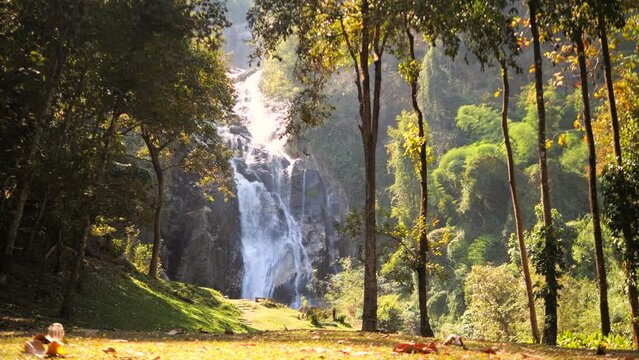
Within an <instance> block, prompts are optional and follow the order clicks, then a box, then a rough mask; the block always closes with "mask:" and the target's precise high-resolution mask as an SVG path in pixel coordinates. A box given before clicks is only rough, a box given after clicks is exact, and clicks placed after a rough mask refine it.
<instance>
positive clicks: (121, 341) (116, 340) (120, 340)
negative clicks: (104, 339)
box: [109, 339, 129, 343]
mask: <svg viewBox="0 0 639 360" xmlns="http://www.w3.org/2000/svg"><path fill="white" fill-rule="evenodd" d="M109 341H111V342H116V343H125V342H129V340H125V339H114V340H109Z"/></svg>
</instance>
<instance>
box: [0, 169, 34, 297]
mask: <svg viewBox="0 0 639 360" xmlns="http://www.w3.org/2000/svg"><path fill="white" fill-rule="evenodd" d="M30 185H31V182H30V181H29V180H26V179H23V181H21V182H20V191H19V192H18V199H17V206H16V210H15V214H14V217H13V221H11V226H10V227H9V234H8V236H7V241H6V243H5V246H4V251H3V253H2V258H3V259H2V264H1V265H0V287H2V286H5V285H6V284H7V282H8V279H9V273H10V272H11V267H12V264H13V248H14V247H15V240H16V237H17V236H18V229H19V228H20V223H21V222H22V214H23V213H24V205H25V204H26V203H27V198H28V197H29V187H30Z"/></svg>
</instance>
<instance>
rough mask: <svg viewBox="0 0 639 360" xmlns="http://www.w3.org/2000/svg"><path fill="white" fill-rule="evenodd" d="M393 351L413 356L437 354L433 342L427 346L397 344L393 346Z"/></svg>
mask: <svg viewBox="0 0 639 360" xmlns="http://www.w3.org/2000/svg"><path fill="white" fill-rule="evenodd" d="M393 351H394V352H397V353H405V354H414V353H422V354H432V353H435V352H437V345H435V343H434V342H430V343H428V344H424V343H414V342H403V343H399V344H397V345H395V347H394V348H393Z"/></svg>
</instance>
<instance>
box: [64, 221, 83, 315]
mask: <svg viewBox="0 0 639 360" xmlns="http://www.w3.org/2000/svg"><path fill="white" fill-rule="evenodd" d="M82 224H83V225H82V235H81V236H80V239H79V240H78V244H77V246H76V256H75V261H74V262H73V268H72V270H71V277H70V278H69V282H68V284H67V288H66V291H65V293H64V298H63V299H62V307H61V309H60V316H61V317H63V318H65V319H68V318H70V317H71V316H73V300H74V298H75V293H76V291H77V289H78V284H79V282H80V273H81V272H82V262H83V260H84V252H85V250H86V247H87V241H88V239H89V232H90V230H91V216H90V215H89V214H88V213H87V214H85V215H84V217H83V219H82Z"/></svg>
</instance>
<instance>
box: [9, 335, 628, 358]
mask: <svg viewBox="0 0 639 360" xmlns="http://www.w3.org/2000/svg"><path fill="white" fill-rule="evenodd" d="M26 339H28V334H23V333H0V359H22V358H26V357H25V356H24V355H22V354H21V351H22V346H23V344H24V341H25V340H26ZM411 340H413V341H414V340H419V339H417V338H414V337H410V336H404V335H398V334H387V335H385V334H379V333H361V332H354V331H335V330H294V331H276V332H268V331H265V332H259V333H254V334H237V335H213V334H199V333H185V334H182V335H176V336H169V335H166V334H165V333H163V332H143V333H140V332H112V331H107V332H102V333H98V334H91V335H89V334H86V333H82V331H81V330H76V331H73V332H72V333H71V334H70V336H69V339H68V342H69V345H68V346H67V351H68V353H69V355H70V357H72V358H76V359H114V358H117V359H157V358H160V359H233V360H235V359H334V358H335V359H397V358H398V356H400V358H403V359H423V358H428V359H437V360H439V359H442V360H443V359H496V358H500V359H596V358H598V357H596V356H595V355H594V352H593V351H587V350H569V349H562V348H551V347H545V346H540V345H522V344H503V343H487V342H479V341H470V340H467V341H466V345H467V346H468V350H463V349H461V348H460V347H456V346H443V345H439V343H441V341H440V340H435V341H436V342H437V349H438V352H437V353H436V354H431V355H417V354H413V355H409V354H395V353H393V347H394V345H396V344H397V343H399V342H402V341H411ZM430 340H432V339H430ZM422 341H423V339H422ZM109 347H112V348H113V349H114V350H115V352H112V353H108V354H107V353H105V352H103V349H106V348H109ZM489 348H490V349H492V350H494V352H495V353H494V354H487V353H485V352H483V350H486V349H489ZM637 356H639V353H637V352H611V353H610V354H608V356H607V357H606V358H607V359H632V358H636V357H637Z"/></svg>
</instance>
